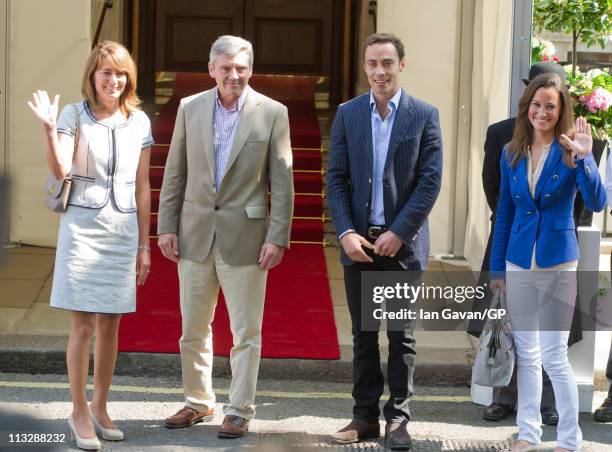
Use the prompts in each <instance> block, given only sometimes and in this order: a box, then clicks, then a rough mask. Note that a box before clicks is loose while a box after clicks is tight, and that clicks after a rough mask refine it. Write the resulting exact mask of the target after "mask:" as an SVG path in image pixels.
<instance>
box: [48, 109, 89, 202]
mask: <svg viewBox="0 0 612 452" xmlns="http://www.w3.org/2000/svg"><path fill="white" fill-rule="evenodd" d="M74 109H75V110H76V126H75V128H74V149H73V151H72V160H74V156H75V155H76V151H77V147H78V146H79V131H80V128H81V121H80V120H79V109H78V108H77V106H76V105H75V106H74ZM71 188H72V179H71V178H70V177H64V178H63V179H61V180H58V179H56V178H55V177H53V176H52V175H49V176H47V183H46V184H45V206H47V207H48V208H49V209H51V210H52V211H53V212H57V213H61V212H63V211H65V210H66V207H68V198H69V197H70V189H71Z"/></svg>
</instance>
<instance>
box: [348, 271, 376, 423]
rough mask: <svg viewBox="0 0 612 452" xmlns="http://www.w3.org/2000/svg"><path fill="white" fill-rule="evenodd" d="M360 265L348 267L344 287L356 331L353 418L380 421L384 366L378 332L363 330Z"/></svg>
mask: <svg viewBox="0 0 612 452" xmlns="http://www.w3.org/2000/svg"><path fill="white" fill-rule="evenodd" d="M363 267H364V266H362V265H359V264H356V265H353V266H345V267H344V285H345V289H346V299H347V301H348V307H349V312H350V314H351V322H352V332H353V399H354V400H355V405H354V407H353V418H355V419H361V420H365V421H369V422H371V421H378V417H379V415H380V408H379V406H378V403H379V401H380V396H381V395H382V393H383V390H384V379H383V373H382V369H381V367H380V350H379V347H378V331H362V328H361V270H362V269H363Z"/></svg>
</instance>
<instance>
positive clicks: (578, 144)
mask: <svg viewBox="0 0 612 452" xmlns="http://www.w3.org/2000/svg"><path fill="white" fill-rule="evenodd" d="M592 144H593V140H592V138H591V129H590V126H589V125H588V124H587V122H586V120H585V119H584V118H578V119H576V123H575V127H574V124H573V118H572V108H571V103H570V98H569V95H568V93H567V88H566V87H565V84H564V82H563V81H562V80H561V78H560V77H559V76H558V75H556V74H543V75H541V76H539V77H537V78H536V79H534V80H533V81H531V82H530V83H529V85H528V86H527V88H526V89H525V92H524V93H523V96H522V97H521V99H520V102H519V113H518V116H517V119H516V125H515V128H514V133H513V136H512V141H511V142H510V143H508V144H507V145H506V146H505V148H504V151H503V152H502V158H501V160H500V170H501V190H500V199H499V204H498V207H497V217H496V221H495V230H494V235H493V248H492V253H491V272H492V275H491V276H492V281H491V288H492V289H496V288H500V289H502V290H504V291H506V295H507V300H508V312H509V315H510V321H511V323H512V328H513V334H514V338H515V341H516V353H517V362H518V370H517V379H518V396H519V397H518V409H517V417H516V422H517V425H518V427H519V433H518V439H517V441H516V443H515V444H514V448H513V450H514V451H524V450H528V449H529V448H531V447H532V446H533V445H535V444H538V443H539V442H540V438H541V435H542V430H541V427H540V425H541V417H540V406H539V404H540V399H541V392H542V378H541V374H542V372H541V367H542V365H544V369H545V370H546V372H547V373H548V375H549V376H550V379H551V381H552V384H553V388H554V391H555V398H556V400H557V411H558V412H559V425H558V427H557V448H556V449H555V450H556V451H567V450H577V449H578V448H579V447H580V443H581V440H582V433H581V431H580V427H579V426H578V388H577V386H576V382H575V379H574V376H573V373H572V369H571V367H570V364H569V361H568V358H567V338H568V335H569V326H570V324H571V317H572V313H573V307H574V303H575V299H576V275H575V270H576V268H577V264H578V258H579V252H578V242H577V240H576V234H575V225H574V220H573V216H572V212H573V204H574V198H575V196H576V191H577V190H580V192H581V194H582V196H583V198H584V200H585V204H586V207H587V208H588V209H590V210H593V211H597V212H599V211H601V210H602V209H603V208H604V205H605V203H606V193H605V190H604V187H603V184H602V183H601V179H600V177H599V171H598V168H597V164H596V163H595V160H594V159H593V156H592V153H591V147H592Z"/></svg>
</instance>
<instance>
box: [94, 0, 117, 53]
mask: <svg viewBox="0 0 612 452" xmlns="http://www.w3.org/2000/svg"><path fill="white" fill-rule="evenodd" d="M112 7H113V0H104V5H102V12H101V13H100V18H99V19H98V25H97V27H96V34H95V35H94V38H93V41H91V48H92V49H93V48H94V47H95V46H97V45H98V39H100V33H101V32H102V25H103V24H104V16H106V10H107V9H110V8H112Z"/></svg>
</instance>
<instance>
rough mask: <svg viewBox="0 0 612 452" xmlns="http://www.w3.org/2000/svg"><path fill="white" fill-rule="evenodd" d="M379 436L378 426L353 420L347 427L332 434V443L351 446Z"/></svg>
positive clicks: (374, 423) (376, 423)
mask: <svg viewBox="0 0 612 452" xmlns="http://www.w3.org/2000/svg"><path fill="white" fill-rule="evenodd" d="M379 436H380V424H379V423H378V422H367V421H362V420H361V419H353V420H352V421H351V422H350V423H349V425H347V426H346V427H344V428H343V429H341V430H338V431H337V432H336V433H334V434H332V436H331V438H332V441H333V442H335V443H338V444H351V443H356V442H358V441H362V440H364V439H373V438H378V437H379Z"/></svg>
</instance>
